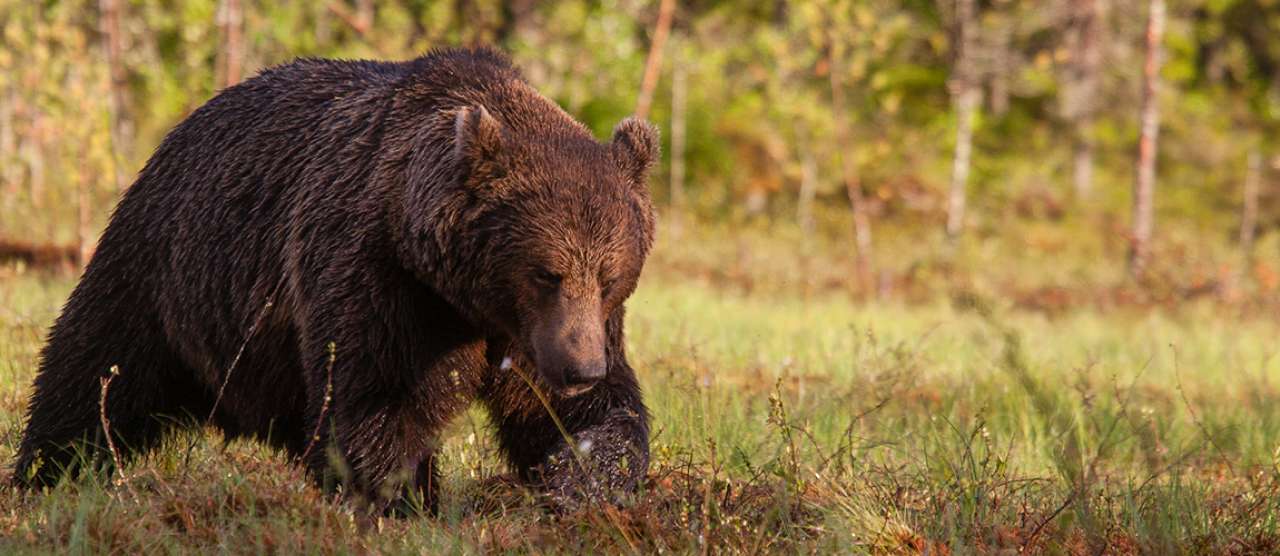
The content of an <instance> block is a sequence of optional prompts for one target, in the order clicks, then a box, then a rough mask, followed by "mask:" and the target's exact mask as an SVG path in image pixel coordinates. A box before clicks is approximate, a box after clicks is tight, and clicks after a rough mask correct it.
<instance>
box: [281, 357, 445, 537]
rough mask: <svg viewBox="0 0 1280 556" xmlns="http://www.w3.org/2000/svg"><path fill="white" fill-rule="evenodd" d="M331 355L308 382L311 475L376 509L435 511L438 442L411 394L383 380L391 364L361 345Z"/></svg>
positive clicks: (320, 362) (407, 512) (380, 511)
mask: <svg viewBox="0 0 1280 556" xmlns="http://www.w3.org/2000/svg"><path fill="white" fill-rule="evenodd" d="M347 345H357V346H358V345H359V344H358V343H357V342H354V341H349V342H348V344H347ZM326 349H329V348H326ZM331 353H332V355H329V354H326V355H325V356H324V357H323V358H322V359H321V360H319V361H316V362H314V363H313V364H312V365H310V367H311V368H313V369H317V368H318V369H320V370H319V371H318V372H317V373H316V374H313V375H312V376H313V377H314V378H313V380H311V381H309V382H311V384H309V390H310V391H311V392H310V393H311V396H310V401H309V403H308V414H309V422H310V423H311V424H310V425H308V426H309V427H315V430H316V431H317V432H316V435H315V436H314V437H313V438H314V440H311V444H310V446H309V447H308V448H307V451H306V452H305V457H306V461H305V463H306V465H307V467H308V469H309V470H310V472H311V474H312V477H313V478H314V479H315V480H316V481H317V482H319V483H320V484H321V485H322V486H325V487H327V488H336V487H338V486H341V487H342V488H343V490H344V494H345V495H346V496H347V497H348V498H349V499H350V500H352V501H353V502H355V503H357V504H359V505H362V506H364V507H365V508H366V509H368V510H370V511H371V512H374V513H398V514H413V513H417V512H418V511H419V510H425V511H428V512H432V513H434V511H435V505H436V498H437V495H436V491H437V488H436V486H437V484H438V480H437V474H436V471H435V458H434V450H435V446H434V442H432V441H431V435H430V434H429V433H430V431H429V430H427V426H426V424H425V423H423V422H422V419H421V418H420V415H419V413H420V412H418V411H415V408H414V407H413V406H414V404H413V403H412V399H411V397H409V396H407V395H406V390H405V389H403V388H400V387H398V386H397V381H395V380H391V379H390V377H389V376H388V378H387V379H385V380H378V379H377V378H376V377H377V376H378V375H383V374H384V373H383V371H384V370H385V369H383V368H382V367H381V366H379V365H377V362H376V361H375V359H374V358H372V357H371V356H368V355H367V354H365V353H363V351H362V350H361V349H360V348H358V347H357V348H354V349H350V350H345V352H344V350H343V349H342V348H336V347H335V348H332V352H331ZM384 376H385V375H384ZM326 393H327V394H328V396H327V401H326V396H325V394H326Z"/></svg>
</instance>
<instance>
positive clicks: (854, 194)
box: [829, 37, 875, 295]
mask: <svg viewBox="0 0 1280 556" xmlns="http://www.w3.org/2000/svg"><path fill="white" fill-rule="evenodd" d="M829 48H830V51H831V52H830V54H831V71H830V73H829V77H830V80H831V116H832V120H833V123H834V124H835V131H836V149H837V150H838V151H839V152H840V170H841V174H842V176H843V177H844V189H845V194H847V195H848V196H849V208H850V210H851V211H852V213H853V245H854V265H855V266H854V271H855V272H856V273H857V282H858V293H859V295H869V294H873V293H874V291H875V290H874V289H873V288H874V284H873V282H872V276H873V272H872V270H871V221H870V219H869V218H868V217H867V212H866V207H865V206H863V205H864V204H865V203H864V202H863V198H862V184H861V182H860V181H859V179H858V169H857V163H856V161H855V160H854V159H853V141H852V138H850V137H849V121H848V119H847V117H846V116H845V98H844V86H843V85H842V84H841V82H840V74H841V72H842V68H843V65H842V64H841V57H840V46H839V44H838V43H837V41H836V40H835V37H832V38H831V42H830V44H829Z"/></svg>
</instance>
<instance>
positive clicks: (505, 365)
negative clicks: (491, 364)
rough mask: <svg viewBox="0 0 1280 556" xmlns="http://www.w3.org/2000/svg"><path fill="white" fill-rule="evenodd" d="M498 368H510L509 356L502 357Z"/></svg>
mask: <svg viewBox="0 0 1280 556" xmlns="http://www.w3.org/2000/svg"><path fill="white" fill-rule="evenodd" d="M498 368H500V369H502V370H504V371H507V370H510V369H511V358H510V357H503V358H502V364H501V365H499V366H498Z"/></svg>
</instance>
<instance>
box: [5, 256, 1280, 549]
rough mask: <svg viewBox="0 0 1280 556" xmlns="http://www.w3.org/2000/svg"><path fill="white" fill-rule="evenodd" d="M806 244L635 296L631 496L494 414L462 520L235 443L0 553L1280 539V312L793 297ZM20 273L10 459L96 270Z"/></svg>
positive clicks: (145, 467)
mask: <svg viewBox="0 0 1280 556" xmlns="http://www.w3.org/2000/svg"><path fill="white" fill-rule="evenodd" d="M787 241H789V239H788V238H782V239H776V238H775V239H774V240H768V239H765V238H764V236H759V237H756V236H747V237H746V238H745V239H742V240H741V242H742V244H743V245H747V246H749V248H752V249H756V251H754V252H753V253H752V254H749V255H743V254H742V253H741V249H739V250H738V252H731V251H733V250H732V249H727V248H723V247H720V248H713V247H710V244H708V247H707V249H706V252H707V253H711V254H710V255H708V256H707V257H706V260H704V261H703V262H701V263H697V262H696V260H697V259H698V256H697V254H698V251H696V250H692V249H691V250H689V251H680V250H679V248H678V246H677V243H676V242H672V241H667V242H665V243H663V244H662V245H661V246H660V247H659V252H658V253H657V254H656V256H655V258H654V261H653V264H652V265H651V267H650V269H649V270H648V271H647V274H646V277H645V280H644V281H643V286H642V288H641V289H640V290H639V291H638V292H637V293H636V296H635V298H634V299H633V300H632V301H631V302H630V303H629V324H628V326H629V328H628V334H629V342H630V353H631V357H632V359H633V361H634V363H635V366H636V367H637V368H638V369H639V370H640V373H641V381H642V383H643V385H644V387H645V390H646V396H647V398H646V399H647V402H648V404H649V405H650V407H651V409H652V410H653V415H654V427H653V429H654V437H653V442H652V450H653V453H654V456H655V457H654V462H653V468H652V472H651V476H650V481H649V484H648V485H647V486H646V488H645V490H644V492H642V493H641V495H640V496H639V497H638V499H637V501H636V502H635V503H634V504H633V505H631V506H629V507H626V508H620V509H610V510H596V509H590V510H587V511H584V512H582V513H579V514H575V515H569V516H563V517H556V516H554V515H551V514H549V513H547V512H545V511H543V510H542V509H540V508H539V507H538V506H537V505H536V503H535V502H534V501H533V499H532V497H531V496H530V495H529V493H527V492H524V491H523V490H521V489H520V488H519V487H517V486H514V485H512V484H511V483H510V482H509V481H506V480H504V479H503V474H504V473H505V470H504V469H503V467H502V466H501V464H500V462H499V461H498V460H497V459H496V458H495V457H494V453H493V450H494V445H493V442H492V440H491V439H490V438H489V436H488V434H487V431H486V428H485V427H486V425H485V420H484V415H483V413H482V412H479V411H472V412H470V413H468V414H466V415H464V416H463V417H461V418H459V419H458V420H457V421H456V422H455V423H454V425H453V426H452V427H451V429H450V430H449V432H448V433H447V435H446V443H445V447H444V465H443V471H444V474H445V484H444V498H443V503H442V515H441V517H440V518H439V519H437V520H429V519H415V520H395V519H391V520H376V521H370V520H368V519H365V518H363V517H362V516H360V515H358V514H357V513H354V512H353V511H351V510H350V509H349V508H348V507H346V506H345V505H343V504H342V503H340V502H335V501H333V500H329V499H326V498H325V497H324V496H322V495H321V493H320V492H318V491H317V490H316V489H314V488H312V487H311V486H310V484H309V483H308V482H307V480H306V479H305V477H304V476H303V474H302V472H301V470H300V469H299V468H298V467H297V466H295V465H293V464H292V463H290V462H289V461H287V459H286V458H284V457H283V456H281V455H280V454H277V453H274V452H272V451H270V450H268V449H266V448H263V447H261V446H259V445H256V444H253V443H248V442H240V441H237V442H231V443H227V444H224V443H223V442H222V441H221V439H220V438H219V437H218V436H217V435H216V433H213V432H208V433H204V434H197V435H195V436H194V437H192V438H185V437H184V438H177V439H174V440H172V441H171V443H172V446H171V447H170V448H168V449H164V450H161V451H158V452H156V453H154V454H152V455H151V456H150V457H148V458H146V459H144V460H141V461H139V462H137V463H135V464H133V465H131V466H129V467H128V468H127V470H126V472H125V473H124V475H123V478H122V480H115V481H113V480H108V479H104V478H100V477H96V478H95V477H91V478H87V479H85V480H82V481H79V482H75V483H71V484H64V485H61V486H59V487H58V488H56V489H54V490H53V491H51V492H48V493H20V492H15V491H12V490H8V489H0V552H4V553H9V552H19V553H25V552H36V553H43V552H57V553H66V552H72V553H84V552H92V553H98V552H120V553H131V552H214V551H216V552H232V553H264V552H265V553H273V552H297V551H305V552H337V553H349V552H360V553H363V552H371V551H372V552H389V553H420V552H422V553H473V552H493V551H496V552H528V551H535V552H553V553H560V552H564V553H578V552H583V551H589V552H596V551H608V552H645V553H648V552H654V551H657V550H659V549H661V550H663V551H668V552H682V553H683V552H703V551H707V550H712V551H721V552H726V551H727V552H748V553H756V552H761V551H782V552H795V551H799V552H810V551H820V552H828V551H836V552H842V553H848V552H875V553H917V552H922V551H926V550H928V551H929V552H930V553H937V551H939V550H942V551H947V550H949V551H951V552H954V553H971V552H980V553H986V552H999V551H1001V550H1015V551H1016V550H1022V549H1025V550H1028V551H1031V552H1050V553H1097V552H1099V551H1105V552H1109V553H1133V552H1149V553H1169V552H1189V553H1224V552H1234V553H1248V552H1273V551H1277V550H1280V502H1277V500H1280V390H1278V385H1280V358H1278V357H1276V353H1275V352H1276V351H1277V350H1278V349H1280V343H1278V342H1277V341H1276V340H1277V338H1280V324H1277V322H1276V321H1275V320H1274V319H1271V318H1260V317H1249V318H1241V317H1237V316H1233V315H1234V314H1235V313H1234V312H1233V311H1229V310H1225V309H1224V308H1222V307H1221V306H1219V305H1216V304H1212V303H1192V304H1187V305H1185V306H1180V307H1179V308H1177V309H1176V310H1166V309H1125V310H1116V311H1103V310H1101V309H1097V308H1089V306H1085V307H1078V308H1072V309H1070V310H1067V311H1059V312H1054V313H1052V316H1047V315H1046V314H1044V313H1042V312H1030V311H1025V310H1021V309H1018V308H1017V304H1016V303H1015V302H1013V301H1011V300H1007V299H1005V298H1002V297H1000V296H998V295H996V294H993V293H989V292H990V290H989V289H984V288H982V287H974V288H969V289H962V288H957V289H956V290H955V291H954V292H951V293H946V292H941V293H938V294H937V295H934V296H933V297H931V298H928V299H923V300H913V301H912V302H910V303H908V302H907V301H904V300H903V299H901V298H899V299H896V300H895V299H890V300H888V301H880V302H862V303H860V302H855V301H853V300H852V299H851V298H850V297H849V296H848V295H847V294H846V293H844V292H843V291H842V290H841V289H839V288H830V287H822V286H821V285H820V284H819V285H818V286H815V287H804V288H800V287H794V285H795V284H794V282H792V280H795V279H800V278H803V276H801V277H800V278H797V277H796V276H794V275H793V274H789V273H788V272H792V273H795V272H801V273H802V274H803V271H796V270H795V269H796V268H803V266H804V265H805V264H809V263H808V262H803V260H806V259H805V258H806V257H810V256H816V255H814V252H812V251H811V252H805V251H803V250H801V251H800V252H799V254H788V253H787V251H786V249H785V247H784V246H783V245H784V244H785V242H787ZM693 245H698V244H697V243H694V244H693ZM756 246H758V247H756ZM716 249H721V250H722V251H723V252H717V251H716ZM815 249H830V247H829V246H827V247H819V248H815ZM817 253H819V254H821V253H822V251H817ZM827 254H828V255H831V253H830V252H827ZM744 258H746V259H749V260H751V261H755V263H754V264H757V265H759V266H758V269H757V270H753V269H752V268H753V265H752V264H742V263H741V260H742V259H744ZM797 260H801V261H802V262H798V263H797V262H795V261H797ZM726 261H737V262H726ZM762 261H763V262H767V263H769V264H767V265H766V264H763V263H762ZM793 263H794V264H793ZM699 264H701V266H698V265H699ZM735 265H737V266H738V267H739V268H738V269H737V270H734V266H735ZM779 268H781V269H784V270H776V269H779ZM787 268H790V269H792V270H791V271H787V270H785V269H787ZM726 269H728V270H726ZM769 269H775V270H769ZM0 272H3V273H4V274H0V460H3V461H6V462H8V461H11V458H12V455H13V452H14V450H15V448H16V444H17V442H18V438H19V433H20V424H21V420H22V411H23V406H24V404H25V399H26V396H27V394H28V392H29V383H30V380H31V377H32V374H33V372H34V369H35V366H36V357H37V352H38V349H39V347H40V344H41V339H42V336H43V334H44V330H45V328H46V327H47V325H48V323H49V322H51V320H52V319H53V318H54V317H55V316H56V313H57V310H58V308H59V306H60V304H61V303H62V301H63V299H64V298H65V296H66V295H67V293H68V292H69V290H70V287H71V286H72V285H73V282H72V281H71V280H70V279H68V278H51V277H47V276H44V277H42V276H39V275H36V274H33V273H30V272H19V271H16V270H12V269H10V270H8V271H3V270H0ZM974 291H977V292H985V293H973V292H974ZM192 439H194V440H195V441H196V442H195V448H194V449H193V450H192V451H191V454H190V456H189V457H188V455H187V450H186V446H187V445H188V444H190V440H192ZM494 477H497V478H496V479H495V478H494Z"/></svg>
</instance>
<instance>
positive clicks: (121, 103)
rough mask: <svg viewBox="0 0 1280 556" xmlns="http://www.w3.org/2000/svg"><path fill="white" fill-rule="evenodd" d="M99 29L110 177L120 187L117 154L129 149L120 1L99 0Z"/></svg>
mask: <svg viewBox="0 0 1280 556" xmlns="http://www.w3.org/2000/svg"><path fill="white" fill-rule="evenodd" d="M98 10H99V14H98V17H99V31H100V32H101V33H102V47H103V48H102V49H103V51H105V53H106V57H107V79H108V88H109V89H110V91H109V98H110V105H109V114H108V118H109V121H110V124H109V125H110V128H111V131H110V135H111V165H112V166H113V172H112V174H113V175H112V177H113V179H114V180H115V187H116V189H117V190H120V189H124V187H125V184H126V183H127V179H126V177H125V173H124V172H125V170H124V160H123V157H122V156H121V153H124V152H129V141H131V140H132V135H133V133H132V129H131V127H132V126H131V125H130V123H131V122H130V120H129V118H128V117H127V116H126V114H125V112H126V109H127V107H128V97H127V95H128V88H127V87H128V82H127V75H126V74H125V68H124V37H123V36H122V35H121V32H120V17H121V16H120V0H99V2H98Z"/></svg>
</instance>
